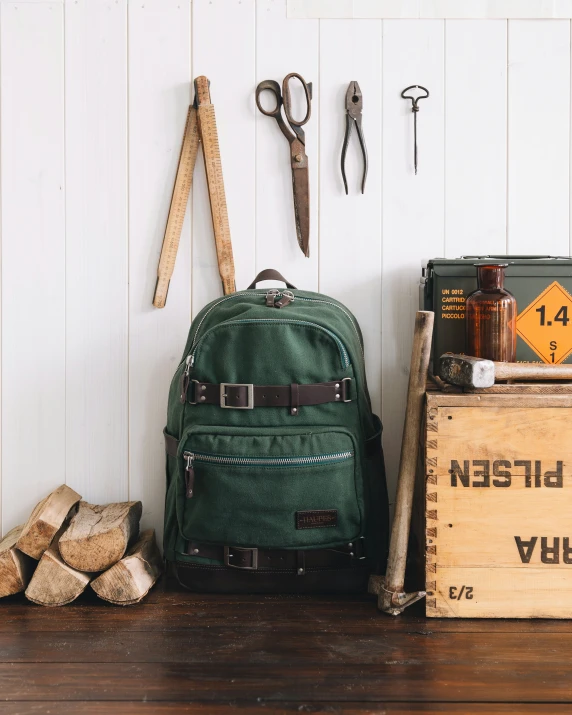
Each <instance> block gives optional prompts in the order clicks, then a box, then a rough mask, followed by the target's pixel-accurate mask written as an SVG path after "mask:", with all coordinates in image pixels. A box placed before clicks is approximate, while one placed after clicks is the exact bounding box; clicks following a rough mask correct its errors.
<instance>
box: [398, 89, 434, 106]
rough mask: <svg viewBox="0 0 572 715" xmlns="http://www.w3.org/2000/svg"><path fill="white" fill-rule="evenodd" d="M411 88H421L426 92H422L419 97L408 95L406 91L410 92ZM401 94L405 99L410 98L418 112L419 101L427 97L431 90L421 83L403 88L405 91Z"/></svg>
mask: <svg viewBox="0 0 572 715" xmlns="http://www.w3.org/2000/svg"><path fill="white" fill-rule="evenodd" d="M411 89H421V90H422V91H423V92H425V94H420V95H419V97H408V96H406V94H405V93H406V92H409V90H411ZM401 96H402V97H403V99H410V100H411V104H412V105H413V111H414V112H417V111H418V110H419V107H418V104H417V103H418V102H419V100H420V99H427V97H428V96H429V90H428V89H427V88H426V87H422V86H421V85H420V84H412V85H411V87H406V88H405V89H404V90H403V92H402V93H401Z"/></svg>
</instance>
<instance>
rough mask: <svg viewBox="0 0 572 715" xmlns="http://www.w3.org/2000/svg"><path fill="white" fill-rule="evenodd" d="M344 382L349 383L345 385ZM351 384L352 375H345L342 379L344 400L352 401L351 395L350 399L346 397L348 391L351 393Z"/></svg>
mask: <svg viewBox="0 0 572 715" xmlns="http://www.w3.org/2000/svg"><path fill="white" fill-rule="evenodd" d="M344 383H347V384H345V385H344ZM351 384H352V379H351V377H344V379H343V380H342V385H343V396H344V400H343V401H344V402H351V401H352V398H351V397H350V399H349V400H348V399H346V398H347V395H348V393H349V391H350V386H351Z"/></svg>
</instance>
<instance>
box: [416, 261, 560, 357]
mask: <svg viewBox="0 0 572 715" xmlns="http://www.w3.org/2000/svg"><path fill="white" fill-rule="evenodd" d="M483 261H485V262H490V263H495V262H500V263H508V267H507V269H506V280H505V288H506V289H507V290H509V291H510V292H511V293H512V294H513V295H514V297H515V298H516V303H517V313H518V317H517V321H516V328H517V347H516V359H517V361H519V362H523V361H524V362H545V363H555V364H557V363H570V362H572V258H570V257H568V258H559V257H553V256H463V257H462V258H458V259H446V258H434V259H433V260H431V261H429V262H428V264H427V268H426V269H423V275H422V277H421V287H420V291H421V306H422V309H423V310H432V311H434V312H435V328H434V334H433V360H436V359H438V358H439V357H440V356H441V355H442V354H443V353H446V352H454V353H463V352H465V300H466V298H467V296H468V295H469V293H471V292H472V291H474V290H476V288H477V271H476V268H475V263H477V262H483Z"/></svg>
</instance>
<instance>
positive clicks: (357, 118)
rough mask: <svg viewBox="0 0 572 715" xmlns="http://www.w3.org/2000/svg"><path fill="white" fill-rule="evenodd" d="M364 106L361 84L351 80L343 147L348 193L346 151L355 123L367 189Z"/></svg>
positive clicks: (343, 162)
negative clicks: (362, 118) (362, 126)
mask: <svg viewBox="0 0 572 715" xmlns="http://www.w3.org/2000/svg"><path fill="white" fill-rule="evenodd" d="M362 108H363V97H362V93H361V89H360V88H359V84H358V83H357V82H350V84H349V87H348V91H347V92H346V133H345V135H344V145H343V147H342V178H343V180H344V186H345V189H346V194H347V193H348V180H347V178H346V152H347V150H348V144H349V141H350V135H351V133H352V128H353V126H354V124H355V125H356V129H357V135H358V139H359V143H360V146H361V152H362V154H363V176H362V180H361V192H362V194H363V193H364V191H365V180H366V178H367V166H368V163H367V149H366V146H365V139H364V136H363V131H362V128H361V110H362Z"/></svg>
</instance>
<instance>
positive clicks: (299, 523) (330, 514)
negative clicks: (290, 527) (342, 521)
mask: <svg viewBox="0 0 572 715" xmlns="http://www.w3.org/2000/svg"><path fill="white" fill-rule="evenodd" d="M337 525H338V510H337V509H320V510H318V511H297V512H296V528H297V529H322V528H324V527H326V526H337Z"/></svg>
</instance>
